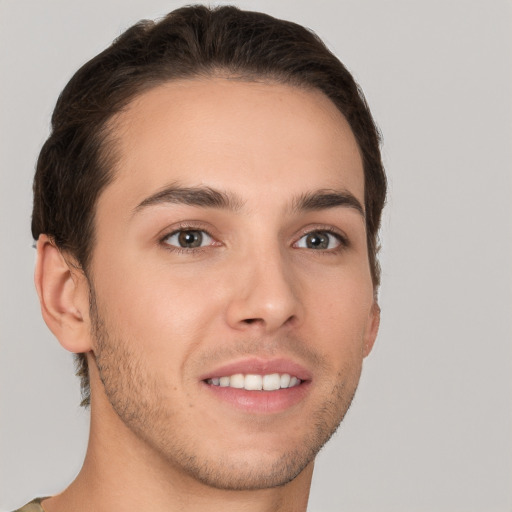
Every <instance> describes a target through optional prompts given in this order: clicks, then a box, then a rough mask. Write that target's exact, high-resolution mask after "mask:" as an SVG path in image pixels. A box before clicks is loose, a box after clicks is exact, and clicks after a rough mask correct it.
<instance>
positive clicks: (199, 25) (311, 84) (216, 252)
mask: <svg viewBox="0 0 512 512" xmlns="http://www.w3.org/2000/svg"><path fill="white" fill-rule="evenodd" d="M52 128H53V131H52V134H51V136H50V137H49V139H48V141H47V142H46V143H45V145H44V147H43V149H42V151H41V155H40V158H39V161H38V166H37V172H36V177H35V184H34V212H33V223H32V231H33V235H34V238H35V239H36V240H37V252H38V260H37V265H36V273H35V282H36V287H37V290H38V294H39V297H40V301H41V308H42V313H43V316H44V319H45V321H46V323H47V324H48V326H49V328H50V329H51V330H52V332H53V333H54V334H55V336H56V337H57V338H58V340H59V341H60V343H61V344H62V346H63V347H64V348H66V349H67V350H69V351H71V352H73V353H76V354H78V356H77V357H78V363H79V372H78V373H79V375H80V377H81V379H82V389H83V393H84V404H90V407H91V430H90V440H89V446H88V451H87V455H86V459H85V462H84V465H83V468H82V470H81V471H80V473H79V475H78V476H77V478H76V479H75V481H74V482H73V483H72V484H71V485H70V486H69V487H68V488H67V489H66V490H65V491H64V492H62V493H61V494H60V495H57V496H53V497H49V498H42V499H38V500H35V501H34V502H32V503H31V504H29V505H27V506H26V508H23V509H21V510H26V511H33V510H39V511H40V510H41V509H43V510H45V511H46V512H60V511H70V510H73V511H74V512H81V511H84V512H85V511H103V510H105V511H107V510H108V511H111V510H123V511H128V512H129V511H132V510H133V511H135V510H136V511H140V510H151V511H157V512H158V511H164V510H165V511H173V510H187V511H202V510H208V511H211V510H223V511H230V510H237V511H239V510H246V511H254V512H256V511H259V512H261V511H293V512H298V511H303V510H306V506H307V500H308V494H309V487H310V483H311V477H312V472H313V464H314V459H315V456H316V454H317V453H318V451H319V450H320V448H321V447H322V446H323V445H324V444H325V442H327V440H328V439H329V438H330V437H331V435H332V434H333V433H334V431H335V430H336V428H337V427H338V425H339V423H340V422H341V420H342V419H343V417H344V415H345V413H346V411H347V409H348V408H349V406H350V403H351V400H352V397H353V395H354V393H355V390H356V387H357V384H358V380H359V375H360V372H361V367H362V360H363V358H364V357H365V356H366V355H368V353H369V352H370V350H371V348H372V346H373V343H374V341H375V337H376V335H377V330H378V325H379V307H378V304H377V301H376V295H377V293H376V292H377V288H378V284H379V269H378V263H377V259H376V252H377V246H378V243H377V236H378V228H379V224H380V216H381V211H382V207H383V204H384V200H385V192H386V180H385V175H384V171H383V168H382V164H381V159H380V152H379V140H378V135H377V131H376V128H375V125H374V123H373V120H372V118H371V115H370V112H369V110H368V107H367V106H366V103H365V101H364V98H363V97H362V94H361V92H360V90H359V89H358V87H357V85H356V84H355V82H354V80H353V78H352V77H351V76H350V74H349V73H348V72H347V70H346V69H345V68H344V67H343V65H342V64H341V63H340V62H339V61H338V60H337V59H336V58H335V57H334V56H333V55H332V54H331V53H330V52H329V51H328V50H327V49H326V47H325V46H324V45H323V44H322V43H321V42H320V41H319V40H318V39H317V38H316V36H314V35H313V34H311V33H310V32H308V31H307V30H306V29H304V28H302V27H300V26H298V25H295V24H293V23H289V22H285V21H281V20H276V19H274V18H271V17H269V16H266V15H263V14H259V13H250V12H243V11H240V10H238V9H235V8H233V7H221V8H217V9H208V8H206V7H189V8H183V9H179V10H177V11H174V12H172V13H171V14H169V15H168V16H167V17H166V18H164V19H163V20H161V21H160V22H158V23H156V24H155V23H152V22H141V23H139V24H137V25H135V26H134V27H132V28H130V29H129V30H127V31H126V32H125V33H124V34H123V35H122V36H121V37H120V38H119V39H117V40H116V41H115V42H114V44H113V45H112V46H111V47H109V48H108V49H107V50H105V51H104V52H103V53H101V54H100V55H98V56H97V57H95V58H94V59H92V60H91V61H90V62H89V63H87V64H86V65H85V66H84V67H83V68H81V69H80V70H79V71H78V72H77V73H76V75H75V76H74V77H73V78H72V80H71V81H70V82H69V84H68V85H67V86H66V88H65V90H64V91H63V93H62V94H61V96H60V98H59V101H58V103H57V106H56V108H55V112H54V115H53V118H52Z"/></svg>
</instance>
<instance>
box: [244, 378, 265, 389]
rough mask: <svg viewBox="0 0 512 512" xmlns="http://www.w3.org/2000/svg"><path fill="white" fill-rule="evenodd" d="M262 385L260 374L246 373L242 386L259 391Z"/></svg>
mask: <svg viewBox="0 0 512 512" xmlns="http://www.w3.org/2000/svg"><path fill="white" fill-rule="evenodd" d="M262 387H263V377H262V376H261V375H246V376H245V383H244V388H245V389H247V390H249V391H259V390H260V389H261V388H262Z"/></svg>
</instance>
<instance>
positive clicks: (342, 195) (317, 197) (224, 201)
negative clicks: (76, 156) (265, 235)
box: [134, 184, 365, 218]
mask: <svg viewBox="0 0 512 512" xmlns="http://www.w3.org/2000/svg"><path fill="white" fill-rule="evenodd" d="M160 204H185V205H189V206H198V207H200V208H216V209H223V210H230V211H240V210H241V209H242V207H243V205H244V201H243V200H242V199H241V198H240V197H239V196H237V195H236V194H234V193H232V192H225V191H221V190H217V189H214V188H211V187H204V186H199V187H182V186H180V185H177V184H174V185H170V186H168V187H165V188H164V189H162V190H159V191H158V192H156V193H155V194H152V195H151V196H149V197H147V198H146V199H144V200H143V201H142V202H141V203H139V204H138V205H137V206H136V207H135V208H134V213H137V212H139V211H141V210H143V209H145V208H147V207H149V206H156V205H160ZM340 206H341V207H346V208H353V209H355V210H356V211H357V212H358V213H360V214H361V215H362V216H363V218H365V212H364V208H363V206H362V205H361V203H360V201H359V200H358V199H357V198H356V197H355V196H354V195H353V194H352V193H350V192H349V191H347V190H334V189H320V190H315V191H311V192H306V193H304V194H301V195H300V196H298V197H296V198H295V199H294V200H293V201H292V203H291V211H292V212H303V211H319V210H327V209H329V208H337V207H340Z"/></svg>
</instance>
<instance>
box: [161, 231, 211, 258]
mask: <svg viewBox="0 0 512 512" xmlns="http://www.w3.org/2000/svg"><path fill="white" fill-rule="evenodd" d="M182 231H201V232H202V233H205V234H206V235H208V236H209V237H210V238H211V239H212V240H213V241H214V242H215V241H216V240H215V237H214V236H213V235H212V234H211V233H210V232H209V231H208V230H207V229H205V228H204V226H201V225H197V224H187V223H185V224H180V225H179V226H177V227H175V228H174V229H173V230H172V231H169V232H167V233H166V234H165V235H164V236H163V237H162V238H161V239H160V244H161V245H162V246H163V247H164V248H165V249H166V250H168V251H171V252H173V253H177V254H188V255H199V254H202V253H203V252H204V251H205V250H207V249H208V248H209V247H211V246H212V245H213V244H212V245H207V246H205V247H178V246H176V245H171V244H169V243H167V242H166V240H168V239H169V238H170V237H171V236H173V235H176V234H178V233H180V232H182Z"/></svg>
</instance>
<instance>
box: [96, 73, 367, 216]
mask: <svg viewBox="0 0 512 512" xmlns="http://www.w3.org/2000/svg"><path fill="white" fill-rule="evenodd" d="M112 130H113V134H114V139H115V146H116V152H117V155H118V161H117V168H116V172H115V179H114V181H113V182H112V183H111V185H109V187H107V189H106V190H105V191H104V193H103V194H102V196H101V197H100V204H101V203H105V202H115V203H118V206H119V207H125V208H126V207H130V205H131V207H133V206H135V205H136V204H139V202H140V201H141V200H143V199H144V197H146V196H148V195H150V194H152V193H155V191H158V190H159V189H161V188H162V187H165V186H166V185H169V184H171V183H179V184H180V185H182V186H197V185H205V186H211V187H214V188H220V189H226V188H229V189H230V190H231V191H233V192H235V193H236V194H237V195H240V196H242V197H248V198H250V197H251V196H252V197H253V198H254V197H258V195H259V196H260V199H261V200H263V198H264V197H265V198H267V197H268V199H269V201H270V200H273V201H285V200H286V195H287V194H289V195H295V196H296V195H298V194H301V193H307V192H308V191H309V190H312V189H318V188H323V189H325V188H332V189H337V190H339V189H348V190H349V191H350V192H351V193H352V194H353V195H355V196H356V197H357V198H358V199H359V200H360V201H361V202H362V203H363V202H364V177H363V170H362V163H361V158H360V154H359V149H358V146H357V143H356V141H355V138H354V136H353V133H352V131H351V129H350V127H349V125H348V123H347V121H346V120H345V118H344V117H343V115H342V114H341V113H340V112H339V110H338V109H337V108H336V107H335V105H334V104H333V103H332V102H331V100H330V99H328V98H327V97H326V96H325V95H324V94H323V93H321V92H319V91H316V90H310V89H302V88H298V87H294V86H290V85H284V84H277V83H262V82H244V81H239V80H229V79H224V78H215V79H194V80H183V81H173V82H169V83H166V84H164V85H160V86H158V87H156V88H154V89H152V90H150V91H148V92H146V93H144V94H142V95H140V96H138V97H137V98H135V99H134V100H133V101H132V102H131V103H130V104H129V105H128V107H127V108H126V109H125V110H124V111H123V112H122V113H121V114H120V115H119V116H117V118H116V119H115V120H114V123H113V127H112ZM270 192H272V193H270ZM262 194H263V196H262ZM121 198H122V199H121ZM120 199H121V202H119V201H120ZM112 206H113V205H112Z"/></svg>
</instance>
